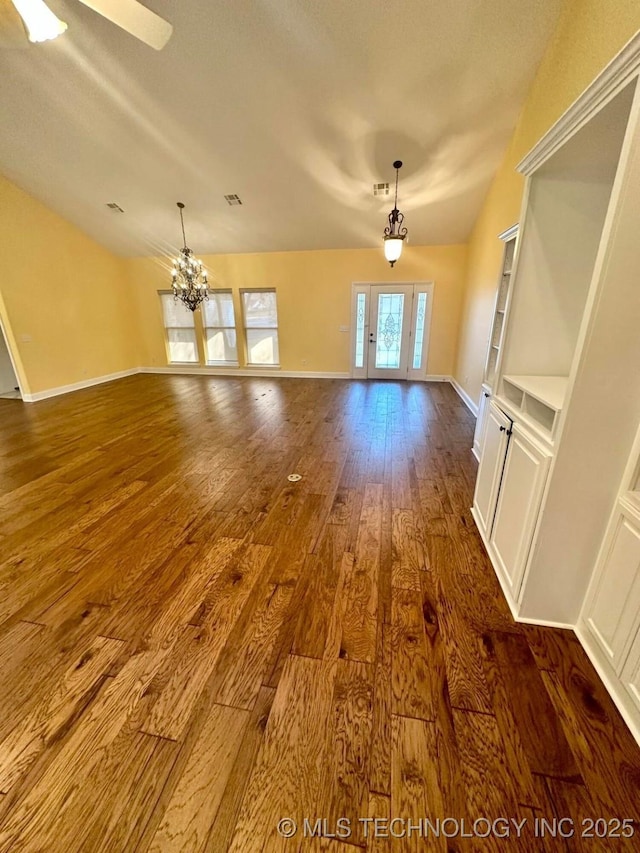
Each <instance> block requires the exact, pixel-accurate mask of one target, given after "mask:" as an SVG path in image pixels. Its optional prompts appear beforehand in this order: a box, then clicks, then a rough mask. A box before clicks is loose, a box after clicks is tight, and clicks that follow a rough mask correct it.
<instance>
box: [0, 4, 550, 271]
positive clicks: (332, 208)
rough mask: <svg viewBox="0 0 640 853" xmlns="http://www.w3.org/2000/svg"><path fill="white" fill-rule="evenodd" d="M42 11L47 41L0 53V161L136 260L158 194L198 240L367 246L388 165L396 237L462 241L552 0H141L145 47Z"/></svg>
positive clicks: (213, 244)
mask: <svg viewBox="0 0 640 853" xmlns="http://www.w3.org/2000/svg"><path fill="white" fill-rule="evenodd" d="M49 5H50V7H51V8H52V9H53V10H54V11H55V12H56V13H57V14H58V15H59V17H61V18H62V19H63V20H65V21H67V23H68V24H69V29H68V31H67V33H66V34H65V35H64V36H62V37H61V38H59V39H57V40H56V41H54V42H49V43H46V44H41V45H31V44H30V45H29V46H28V48H27V49H26V50H4V51H2V52H1V53H0V80H1V84H0V113H1V115H2V122H1V124H0V171H2V172H3V173H4V174H5V175H7V177H9V178H10V179H12V180H14V181H15V182H16V183H17V184H18V185H20V186H21V187H23V188H24V189H26V190H27V191H28V192H30V193H32V194H33V195H34V196H36V197H37V198H39V199H41V200H42V201H43V202H44V203H45V204H47V205H48V206H49V207H51V208H53V209H54V210H56V211H58V212H59V213H60V214H62V215H63V216H64V217H66V218H67V219H69V220H70V221H71V222H74V223H75V224H76V225H78V226H79V227H80V228H81V229H83V230H84V231H85V232H86V233H88V234H90V235H91V236H93V237H94V238H95V239H96V240H98V241H99V242H100V243H102V244H103V245H105V246H107V247H108V248H110V249H112V250H114V251H115V252H117V253H119V254H123V255H141V254H157V253H159V252H165V251H170V250H171V249H172V248H175V247H177V246H179V245H181V236H180V231H179V218H178V211H177V208H176V207H175V202H176V201H184V202H185V204H186V206H187V207H186V211H185V216H186V228H187V240H188V243H189V245H190V246H191V247H192V248H193V249H194V250H195V251H196V252H197V253H209V252H260V251H278V250H295V249H326V248H347V247H371V246H378V245H380V237H381V234H382V231H383V228H384V226H385V224H386V217H387V215H388V213H389V210H390V209H391V207H392V201H393V199H392V197H386V198H385V197H382V198H374V197H373V193H372V184H373V183H375V182H379V181H389V182H390V183H393V180H394V172H393V168H392V165H391V164H392V162H393V160H395V159H401V160H403V161H404V163H405V165H404V167H403V168H402V170H401V172H400V189H399V204H398V206H399V208H400V209H401V210H402V211H403V212H404V214H405V224H406V225H407V227H408V229H409V240H410V241H411V243H413V244H415V245H434V244H449V243H459V242H464V241H465V240H466V239H467V237H468V236H469V232H470V229H471V227H472V225H473V222H474V220H475V218H476V216H477V214H478V212H479V209H480V206H481V203H482V200H483V198H484V195H485V193H486V190H487V188H488V185H489V182H490V180H491V177H492V175H493V174H494V172H495V169H496V168H497V166H498V164H499V162H500V159H501V156H502V154H503V152H504V149H505V147H506V144H507V142H508V140H509V137H510V134H511V131H512V130H513V127H514V125H515V122H516V120H517V116H518V113H519V110H520V108H521V106H522V103H523V101H524V98H525V96H526V93H527V90H528V87H529V85H530V83H531V81H532V79H533V76H534V74H535V70H536V68H537V65H538V63H539V61H540V59H541V57H542V54H543V52H544V48H545V45H546V44H547V42H548V40H549V37H550V35H551V33H552V31H553V28H554V25H555V22H556V19H557V16H558V12H559V9H560V6H561V5H562V0H543V2H534V3H532V2H530V0H482V2H479V0H396V2H394V3H388V2H384V3H383V2H381V0H233V2H212V0H182V2H171V0H147V1H146V5H147V6H149V7H150V8H152V9H153V10H154V11H156V12H158V13H159V14H160V15H162V16H163V17H165V18H167V19H168V20H169V21H171V22H172V23H173V25H174V33H173V36H172V38H171V40H170V41H169V44H168V45H167V47H166V48H165V49H164V50H162V51H160V52H156V51H154V50H152V49H150V48H148V47H147V46H145V45H144V44H142V43H141V42H138V41H137V40H135V39H134V38H132V37H131V36H129V35H128V34H127V33H125V32H124V31H122V30H120V29H118V28H116V27H115V26H114V25H112V24H110V23H108V22H107V21H105V20H104V19H102V18H101V17H99V16H98V15H97V14H95V13H94V12H92V11H90V10H89V9H87V8H85V7H84V6H82V5H81V4H80V3H78V2H76V0H49ZM229 193H237V194H238V195H239V196H240V198H241V199H242V202H243V204H242V206H240V207H230V206H228V205H227V203H226V201H225V200H224V197H223V196H224V194H229ZM112 201H115V202H117V203H118V204H120V206H121V207H122V208H123V209H124V211H125V212H124V214H119V213H114V212H112V211H110V210H109V209H108V208H107V207H106V206H105V205H106V203H107V202H112Z"/></svg>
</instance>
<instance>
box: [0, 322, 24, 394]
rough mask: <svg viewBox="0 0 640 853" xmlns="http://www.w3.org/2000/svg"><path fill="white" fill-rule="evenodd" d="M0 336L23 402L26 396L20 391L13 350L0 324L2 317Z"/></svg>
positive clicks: (20, 385)
mask: <svg viewBox="0 0 640 853" xmlns="http://www.w3.org/2000/svg"><path fill="white" fill-rule="evenodd" d="M0 335H1V336H2V339H3V341H4V343H5V346H6V348H7V352H8V353H9V361H10V362H11V367H12V368H13V375H14V377H15V380H16V382H17V383H18V389H19V391H20V396H21V398H22V399H23V400H24V399H26V395H25V393H24V391H23V389H22V382H21V381H20V376H19V374H18V368H17V367H16V360H15V358H14V355H13V350H12V349H11V347H10V346H9V338H8V336H7V333H6V331H5V328H4V325H3V323H2V317H0Z"/></svg>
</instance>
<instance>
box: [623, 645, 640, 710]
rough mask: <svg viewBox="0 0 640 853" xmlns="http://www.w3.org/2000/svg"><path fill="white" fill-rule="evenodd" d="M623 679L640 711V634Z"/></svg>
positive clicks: (627, 662)
mask: <svg viewBox="0 0 640 853" xmlns="http://www.w3.org/2000/svg"><path fill="white" fill-rule="evenodd" d="M621 678H622V683H623V684H624V686H625V687H626V689H627V691H628V693H629V695H630V696H631V698H632V699H633V701H634V703H635V705H636V708H637V709H638V710H639V711H640V632H639V633H638V634H637V636H636V638H635V640H634V643H633V645H632V646H631V651H630V652H629V656H628V657H627V660H626V663H625V665H624V668H623V670H622V675H621Z"/></svg>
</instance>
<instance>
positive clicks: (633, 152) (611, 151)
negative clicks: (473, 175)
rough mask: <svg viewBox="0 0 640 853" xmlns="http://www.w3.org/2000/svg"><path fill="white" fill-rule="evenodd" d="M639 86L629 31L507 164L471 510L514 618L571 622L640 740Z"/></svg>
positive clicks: (638, 39)
mask: <svg viewBox="0 0 640 853" xmlns="http://www.w3.org/2000/svg"><path fill="white" fill-rule="evenodd" d="M639 80H640V33H638V34H637V35H636V36H635V37H634V39H632V40H631V42H630V43H629V44H628V45H627V46H625V48H624V49H623V50H622V51H621V53H620V55H619V56H618V57H616V59H615V60H614V61H613V62H612V63H611V64H610V65H609V66H608V67H607V68H606V69H605V70H603V72H602V73H601V75H599V77H598V78H597V79H596V80H595V81H594V82H593V83H592V84H591V86H590V87H589V88H588V89H587V91H586V92H585V93H583V95H581V96H580V98H578V100H577V101H576V102H575V103H574V104H573V105H572V106H571V107H570V109H569V110H568V111H567V113H566V114H565V115H564V116H562V117H561V118H560V119H559V120H558V122H557V123H556V124H555V125H554V126H553V127H552V128H550V130H549V131H548V132H547V133H546V134H545V136H544V137H543V138H542V139H541V140H540V141H539V142H538V143H537V145H536V146H535V147H534V148H533V149H532V150H531V151H530V152H529V154H528V155H527V156H526V157H525V158H524V160H523V161H522V163H520V165H519V166H518V170H519V171H520V172H521V173H522V174H523V175H524V176H525V178H526V180H525V191H524V196H523V204H522V210H521V215H520V219H519V221H520V225H519V232H518V245H517V252H515V254H514V260H513V265H512V267H511V273H510V276H509V279H510V282H509V295H508V300H507V309H506V311H505V314H504V319H503V321H502V326H499V333H498V337H497V338H496V340H499V347H498V356H497V358H496V361H495V372H494V376H493V377H492V380H491V382H490V383H489V385H490V393H491V406H490V407H489V408H488V410H487V411H488V413H489V414H488V415H487V418H488V420H487V426H486V428H485V427H481V428H480V432H479V434H478V435H479V442H478V445H479V454H480V463H479V468H478V480H477V484H476V493H475V497H474V508H473V515H474V518H475V520H476V523H477V525H478V529H479V531H480V533H481V535H482V537H483V539H484V542H485V545H486V547H487V551H488V553H489V556H490V558H491V561H492V563H493V566H494V568H495V571H496V574H497V576H498V578H499V579H500V581H501V583H502V586H503V589H504V591H505V593H506V595H507V598H508V600H509V604H510V606H511V609H512V612H513V614H514V616H515V618H516V619H518V620H521V621H525V622H526V621H531V622H535V623H536V624H548V625H557V626H565V627H567V626H570V627H573V628H574V629H575V630H576V633H577V634H578V636H579V638H580V640H581V642H582V644H583V646H584V647H585V649H586V650H587V652H588V654H589V656H590V657H591V660H592V661H593V663H594V665H595V666H596V668H597V669H598V671H599V672H600V674H601V676H602V678H603V680H604V682H605V684H606V685H607V687H608V689H609V691H610V692H611V694H612V696H613V697H614V698H615V700H616V702H617V704H618V707H619V708H620V710H621V712H622V713H623V715H624V716H625V719H626V720H627V722H628V723H629V725H630V726H631V728H632V730H633V731H634V734H635V735H636V737H637V738H638V741H639V742H640V437H638V438H636V434H638V435H640V324H639V321H638V318H640V286H639V285H638V282H640V239H638V223H640V82H639ZM488 364H489V362H488ZM496 409H497V410H498V411H501V412H502V416H501V417H503V418H506V419H507V421H511V422H512V424H513V426H512V427H511V429H510V431H511V433H512V434H511V435H510V436H508V437H507V438H508V442H507V444H506V445H505V444H504V439H503V438H501V436H498V435H497V433H496V430H499V426H500V425H502V424H504V421H502V422H499V420H498V416H497V415H495V414H492V413H493V412H494V411H495V410H496ZM482 436H484V444H483V442H482ZM634 441H635V444H634ZM501 453H502V454H504V456H503V457H502V459H501V457H500V454H501ZM498 471H500V476H499V485H498V487H497V488H496V482H498V480H497V474H496V472H498ZM623 472H625V473H624V477H623V476H622V475H623ZM621 477H622V482H621Z"/></svg>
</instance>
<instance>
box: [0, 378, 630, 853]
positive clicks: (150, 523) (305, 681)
mask: <svg viewBox="0 0 640 853" xmlns="http://www.w3.org/2000/svg"><path fill="white" fill-rule="evenodd" d="M473 426H474V422H473V418H472V417H471V415H470V414H469V412H468V411H467V410H466V408H465V407H464V405H463V404H462V403H461V401H460V400H459V398H458V397H457V396H456V394H455V392H454V391H453V389H452V388H451V387H450V386H448V385H446V384H435V383H434V384H419V383H385V382H348V381H338V380H336V381H333V380H321V381H311V380H294V379H280V380H278V379H272V378H268V377H267V378H260V379H238V378H215V377H168V376H135V377H131V378H128V379H124V380H121V381H118V382H114V383H111V384H109V385H105V386H102V387H97V388H93V389H88V390H86V391H82V392H78V393H75V394H71V395H68V396H65V397H60V398H56V399H52V400H47V401H43V402H41V403H37V404H33V405H24V404H22V403H20V402H18V401H9V400H0V589H1V591H2V594H1V596H0V679H1V683H0V853H16V851H38V853H44V851H46V853H58V851H59V853H73V851H78V853H80V851H82V853H90V852H91V851H114V853H115V851H123V853H134V851H136V853H137V852H138V851H139V853H143V851H171V853H173V851H193V853H200V851H202V853H223V852H224V851H227V850H229V851H233V853H254V852H255V853H259V851H261V852H263V853H272V851H281V850H282V851H327V853H356V851H357V850H367V851H370V852H371V853H374V851H375V853H381V851H389V853H391V851H394V853H395V851H405V850H406V851H414V850H416V851H417V850H441V851H485V850H487V851H493V850H502V849H505V847H508V848H509V849H513V850H518V851H519V850H522V851H529V850H531V851H539V850H568V851H571V850H593V851H601V850H638V849H640V842H638V841H637V840H636V839H635V838H634V839H632V840H626V839H624V838H609V839H598V838H596V839H589V838H583V837H581V833H582V829H583V826H582V824H581V821H582V820H583V819H597V818H601V819H604V820H606V821H615V820H616V819H620V820H622V819H625V818H629V819H632V820H634V821H636V820H637V819H638V818H639V817H640V813H639V805H640V750H639V749H638V747H637V746H636V744H635V742H634V740H633V738H632V737H631V735H630V734H629V732H628V731H627V729H626V728H625V726H624V724H623V722H622V720H621V718H620V716H619V715H618V713H617V711H616V709H615V707H614V706H613V703H612V702H611V700H610V698H609V697H608V695H607V693H606V691H605V690H604V688H603V686H602V684H601V683H600V682H599V680H598V678H597V676H596V674H595V672H594V670H593V668H592V667H591V665H590V664H589V662H588V660H587V658H586V656H585V654H584V653H583V651H582V649H581V647H580V646H579V644H578V642H577V641H576V639H575V638H574V636H573V635H572V634H571V633H570V632H562V631H556V630H552V629H544V628H529V627H525V626H522V625H517V624H515V623H514V621H513V619H512V618H511V615H510V613H509V609H508V607H507V605H506V602H505V600H504V598H503V596H502V593H501V591H500V588H499V585H498V583H497V581H496V578H495V576H494V574H493V571H492V569H491V566H490V564H489V561H488V559H487V557H486V554H485V552H484V550H483V547H482V544H481V542H480V539H479V537H478V534H477V532H476V530H475V528H474V525H473V522H472V519H471V516H470V513H469V506H470V504H471V500H472V494H473V484H474V478H475V473H476V465H475V462H474V459H473V457H472V455H471V452H470V449H469V448H470V445H471V440H472V431H473ZM292 472H295V473H299V474H301V475H302V480H301V481H299V482H297V483H290V482H288V480H287V475H288V474H289V473H292ZM282 818H291V819H292V820H294V821H295V822H296V824H297V826H298V831H297V832H296V833H295V835H294V836H293V837H292V838H284V837H283V836H282V835H281V834H279V832H278V821H280V820H281V819H282ZM305 818H307V819H308V821H309V823H308V824H307V828H309V827H316V829H317V828H318V827H320V828H322V830H323V831H324V834H325V835H326V836H327V837H324V838H319V837H309V832H307V833H306V836H305V832H304V829H305V825H304V819H305ZM364 818H377V819H379V822H378V824H374V823H373V822H369V823H365V822H364V821H363V820H361V819H364ZM390 818H397V819H398V820H397V821H396V823H395V824H389V819H390ZM424 818H429V819H430V820H431V821H432V824H433V825H437V821H438V820H440V821H441V822H442V821H444V819H445V818H450V821H449V823H448V824H446V825H443V826H444V828H445V830H446V831H445V832H441V834H440V837H437V836H436V835H434V833H433V832H430V833H429V835H428V837H426V835H427V833H426V825H424V824H422V825H420V824H417V821H419V819H424ZM479 818H486V819H489V820H496V819H500V818H507V819H511V818H513V819H518V820H520V821H526V823H525V824H524V826H523V829H522V830H521V836H520V837H519V838H518V837H516V831H515V828H514V826H513V825H511V827H510V832H511V835H510V838H509V839H504V838H499V837H497V836H496V835H490V836H489V837H487V838H481V837H479V835H476V836H474V835H473V831H472V828H473V822H474V820H476V819H479ZM542 818H545V819H546V820H547V821H548V822H549V825H550V826H552V825H553V821H554V820H558V819H560V818H565V819H571V820H572V821H573V826H574V827H575V835H574V836H573V837H571V838H566V837H565V838H560V837H556V838H552V837H551V835H550V832H551V830H548V831H547V834H546V836H545V837H542V836H540V835H539V834H538V836H537V837H536V830H535V828H536V821H538V822H539V821H540V820H541V819H542ZM319 819H320V820H321V821H322V820H323V819H324V821H325V822H324V823H321V824H316V821H318V820H319ZM340 819H342V823H340ZM463 819H464V821H465V824H464V832H465V833H466V835H465V834H463V831H462V830H463V825H462V823H461V821H462V820H463ZM409 820H411V823H412V824H413V825H414V827H415V825H416V824H417V825H418V826H419V827H420V828H419V829H417V830H416V829H415V828H414V829H413V830H410V829H409V828H408V823H407V821H409ZM537 826H538V827H539V826H540V824H539V823H538V824H537ZM600 826H601V825H600ZM347 827H350V832H349V833H348V834H347ZM562 827H563V830H564V832H565V834H567V830H568V829H569V827H570V824H569V823H568V822H567V821H566V820H565V823H564V824H562ZM585 827H588V824H587V825H585ZM615 827H616V824H615V822H613V823H611V824H609V829H610V830H615ZM477 828H478V833H482V832H484V829H485V824H482V823H481V824H478V827H477ZM635 828H636V831H638V829H639V828H638V827H637V825H636V827H635ZM496 831H497V832H503V827H502V825H501V824H500V825H497V826H496ZM332 834H333V835H335V836H337V837H333V838H332V837H330V836H331V835H332Z"/></svg>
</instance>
